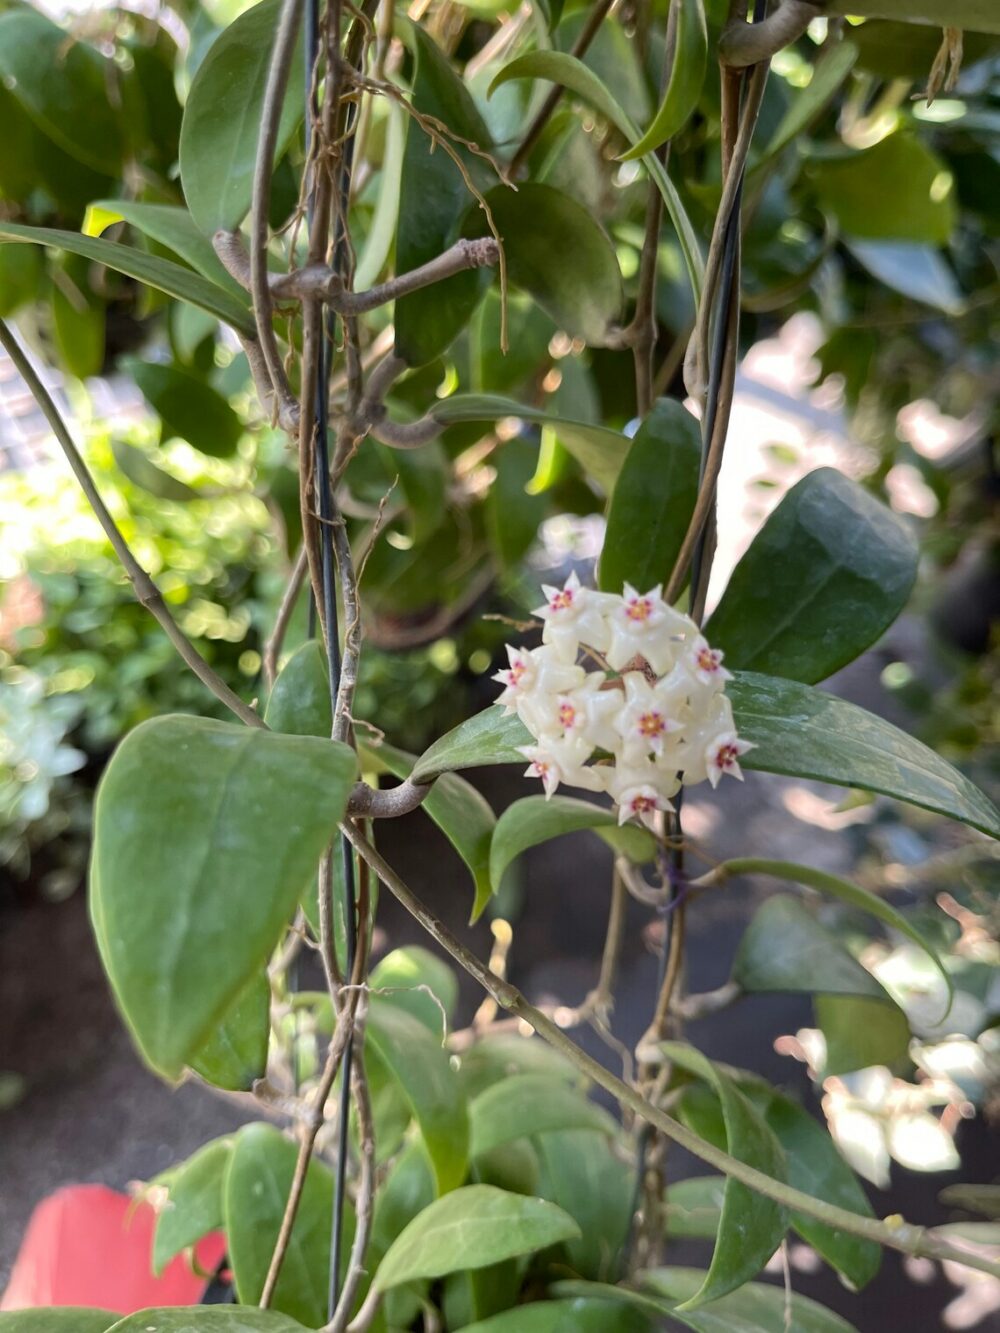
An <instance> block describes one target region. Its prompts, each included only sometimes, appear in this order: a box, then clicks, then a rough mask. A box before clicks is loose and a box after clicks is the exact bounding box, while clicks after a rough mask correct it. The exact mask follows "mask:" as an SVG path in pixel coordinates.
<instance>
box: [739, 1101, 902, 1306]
mask: <svg viewBox="0 0 1000 1333" xmlns="http://www.w3.org/2000/svg"><path fill="white" fill-rule="evenodd" d="M740 1087H741V1088H742V1090H743V1091H744V1092H745V1093H746V1095H747V1096H748V1097H749V1098H750V1100H751V1101H752V1102H753V1103H754V1105H755V1106H756V1107H757V1109H758V1110H759V1111H760V1113H761V1115H762V1116H763V1117H764V1120H765V1121H766V1122H767V1124H768V1125H769V1127H770V1128H771V1129H772V1130H773V1131H774V1134H775V1135H776V1137H777V1139H778V1142H779V1143H780V1144H781V1147H782V1149H783V1150H784V1153H785V1158H786V1161H787V1166H788V1170H787V1179H788V1183H789V1185H791V1186H792V1187H793V1188H794V1189H797V1190H802V1191H803V1192H804V1193H805V1194H808V1195H810V1196H811V1197H812V1198H814V1199H822V1200H823V1201H824V1202H825V1203H832V1204H836V1205H837V1206H838V1207H840V1208H846V1209H847V1210H848V1211H849V1212H852V1213H858V1214H859V1215H860V1216H862V1217H874V1215H875V1214H874V1212H873V1210H872V1206H871V1204H870V1203H869V1202H868V1196H867V1195H866V1194H865V1192H864V1190H863V1189H862V1188H861V1185H860V1184H859V1182H858V1178H857V1176H856V1175H855V1174H854V1172H853V1171H852V1170H851V1168H850V1167H849V1166H848V1165H847V1163H846V1162H845V1161H844V1159H843V1157H841V1155H840V1153H839V1152H838V1151H837V1147H836V1145H835V1143H834V1141H833V1139H832V1138H831V1137H830V1134H829V1132H828V1131H827V1129H826V1128H825V1126H824V1125H821V1124H820V1123H819V1121H818V1120H816V1119H814V1117H813V1116H811V1115H810V1114H809V1112H808V1111H807V1110H806V1109H805V1107H803V1106H800V1105H799V1103H798V1102H795V1101H793V1100H792V1099H791V1097H786V1096H785V1095H784V1094H783V1093H780V1092H778V1091H777V1090H776V1089H775V1088H772V1087H770V1086H769V1085H768V1084H767V1083H765V1082H764V1081H763V1080H762V1079H758V1078H756V1077H755V1076H753V1075H751V1076H749V1077H748V1078H747V1079H745V1080H744V1079H740ZM791 1223H792V1226H793V1227H794V1228H795V1230H796V1231H797V1232H798V1233H799V1235H800V1236H801V1237H802V1239H803V1240H804V1241H806V1243H807V1244H809V1245H811V1246H812V1247H813V1249H814V1250H816V1252H817V1253H818V1254H821V1255H822V1256H823V1258H824V1259H826V1261H827V1262H828V1263H830V1264H832V1265H833V1267H834V1268H836V1269H838V1271H839V1272H841V1273H843V1275H844V1277H845V1278H846V1279H847V1280H848V1282H850V1284H851V1286H852V1287H854V1288H856V1289H860V1288H861V1287H863V1286H865V1285H866V1284H867V1283H868V1282H870V1281H871V1279H872V1278H873V1277H874V1276H875V1274H876V1273H877V1272H878V1270H879V1265H880V1264H881V1262H882V1250H881V1248H880V1246H878V1245H876V1244H875V1242H874V1241H870V1240H862V1239H861V1238H860V1237H859V1236H853V1235H851V1234H850V1233H848V1232H846V1231H840V1230H838V1229H837V1228H836V1227H831V1226H827V1225H826V1223H824V1222H818V1221H817V1220H816V1219H815V1218H814V1217H810V1216H809V1215H808V1214H807V1213H798V1212H793V1213H792V1214H791Z"/></svg>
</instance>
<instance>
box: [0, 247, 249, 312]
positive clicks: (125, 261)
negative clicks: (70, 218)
mask: <svg viewBox="0 0 1000 1333" xmlns="http://www.w3.org/2000/svg"><path fill="white" fill-rule="evenodd" d="M3 241H32V242H34V244H36V245H49V246H53V247H54V248H56V249H59V250H68V251H69V252H70V253H71V254H75V255H83V256H84V258H85V259H92V260H93V261H94V262H95V263H97V264H106V265H107V267H108V268H110V269H114V271H115V272H116V273H124V274H125V275H126V277H129V278H135V279H136V281H137V282H144V283H145V284H146V285H147V286H148V287H154V288H156V290H157V291H160V292H166V294H167V295H168V296H173V297H176V298H177V300H178V301H190V302H191V304H192V305H196V306H198V308H199V309H200V310H207V311H208V313H209V314H210V315H215V317H216V318H217V319H221V320H222V321H223V323H225V324H228V325H230V326H231V327H232V328H234V329H235V330H236V331H237V332H238V333H247V334H251V333H253V332H254V331H255V326H254V322H253V316H252V315H251V314H250V310H249V307H248V306H247V304H246V303H245V302H242V303H241V302H239V301H237V300H235V299H234V298H233V297H232V296H230V294H229V293H228V292H225V291H223V290H222V289H221V288H219V287H217V286H216V285H215V283H213V282H209V281H208V279H207V278H203V277H202V276H201V274H200V273H192V272H191V270H190V269H187V268H184V267H183V266H182V265H181V264H175V263H173V262H172V261H171V260H169V259H160V258H159V257H158V256H157V255H150V254H147V253H146V251H145V250H136V249H135V247H134V246H131V245H119V244H118V242H117V241H105V240H104V239H103V238H101V237H98V236H81V235H79V234H78V233H77V232H75V231H59V230H58V229H56V228H54V227H23V226H21V225H20V224H19V223H16V222H0V242H3Z"/></svg>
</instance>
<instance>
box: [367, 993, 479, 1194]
mask: <svg viewBox="0 0 1000 1333" xmlns="http://www.w3.org/2000/svg"><path fill="white" fill-rule="evenodd" d="M365 1041H366V1042H370V1043H371V1045H372V1046H373V1047H374V1049H375V1051H376V1053H377V1055H378V1056H379V1058H380V1059H381V1060H382V1062H383V1063H384V1064H385V1065H386V1067H387V1068H388V1069H389V1071H390V1073H391V1074H392V1075H393V1077H394V1078H395V1080H396V1082H397V1083H398V1084H399V1086H400V1088H401V1089H402V1091H403V1093H404V1095H405V1097H406V1100H407V1101H408V1102H409V1104H410V1108H411V1110H412V1111H413V1116H414V1119H415V1120H416V1122H417V1125H418V1126H419V1129H420V1136H421V1138H422V1140H423V1143H424V1147H425V1148H426V1150H427V1156H428V1157H429V1158H430V1162H431V1166H432V1168H433V1170H434V1176H435V1179H436V1181H437V1189H438V1193H439V1194H446V1193H447V1192H448V1190H453V1189H454V1188H455V1187H456V1186H457V1185H460V1184H461V1183H462V1181H463V1180H464V1179H465V1173H466V1167H467V1165H468V1143H469V1117H468V1112H467V1110H466V1105H465V1097H464V1096H463V1094H462V1089H461V1086H460V1084H459V1081H458V1075H457V1074H456V1073H455V1071H454V1069H452V1067H451V1061H450V1059H449V1055H448V1051H447V1050H446V1048H445V1047H444V1046H443V1044H442V1037H441V1032H440V1028H439V1029H438V1030H437V1032H431V1031H430V1030H429V1029H428V1028H427V1027H425V1026H424V1024H423V1022H422V1021H421V1020H420V1019H419V1018H415V1017H414V1015H413V1014H411V1013H407V1011H406V1010H405V1009H403V1008H401V1007H400V1006H399V1005H395V1004H392V1003H390V1002H389V1001H387V1000H385V999H382V998H380V997H379V996H377V995H373V996H372V999H371V1005H370V1008H369V1011H368V1021H367V1023H366V1025H365Z"/></svg>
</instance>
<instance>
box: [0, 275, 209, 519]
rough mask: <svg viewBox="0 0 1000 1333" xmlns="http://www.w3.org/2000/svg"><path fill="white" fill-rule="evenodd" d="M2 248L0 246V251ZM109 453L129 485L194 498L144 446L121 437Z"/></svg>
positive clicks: (161, 496) (183, 500)
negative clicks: (142, 447)
mask: <svg viewBox="0 0 1000 1333" xmlns="http://www.w3.org/2000/svg"><path fill="white" fill-rule="evenodd" d="M2 254H3V251H2V250H0V255H2ZM111 453H112V456H113V457H114V460H115V462H116V463H117V464H118V467H119V469H120V470H121V472H122V475H123V476H125V477H127V478H128V480H129V481H130V482H131V483H132V484H133V486H138V487H139V489H140V490H143V491H147V492H148V493H149V494H150V495H155V496H156V498H157V499H158V500H171V501H173V502H174V503H175V504H187V503H188V502H189V501H191V500H197V499H198V492H197V491H196V490H194V489H193V487H191V486H189V485H188V484H187V482H184V481H181V480H180V479H179V478H178V477H172V476H171V475H170V473H169V472H165V471H164V470H163V468H160V467H157V466H156V464H155V463H154V462H153V460H152V459H151V458H150V457H149V455H148V454H147V453H146V451H145V450H144V449H140V448H139V447H138V445H134V444H126V443H125V442H124V441H123V440H112V441H111Z"/></svg>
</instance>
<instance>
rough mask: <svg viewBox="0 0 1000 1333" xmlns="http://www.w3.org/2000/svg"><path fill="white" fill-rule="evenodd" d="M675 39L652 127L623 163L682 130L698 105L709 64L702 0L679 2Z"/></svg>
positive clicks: (657, 146) (683, 0)
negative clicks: (662, 93)
mask: <svg viewBox="0 0 1000 1333" xmlns="http://www.w3.org/2000/svg"><path fill="white" fill-rule="evenodd" d="M678 4H679V8H678V11H677V36H676V45H675V47H674V57H673V64H672V65H671V67H670V80H669V82H668V84H667V90H666V92H665V93H664V96H663V101H662V102H661V103H660V107H659V110H658V111H657V113H656V115H655V116H654V117H653V123H652V124H651V125H650V127H649V129H648V130H647V131H646V133H645V134H644V135H643V136H642V138H641V139H640V140H639V142H638V143H637V144H633V145H632V147H631V148H630V149H629V150H628V152H627V153H625V154H623V160H624V161H626V162H630V161H631V160H632V159H633V158H636V157H642V156H643V155H644V154H645V153H651V152H653V150H654V149H656V148H659V147H660V145H661V144H664V143H666V142H667V141H668V140H669V139H672V138H673V137H674V135H675V134H677V133H678V132H679V131H680V130H682V129H683V128H684V126H685V124H686V123H687V121H688V118H689V117H690V116H691V114H692V112H693V111H694V109H695V107H696V106H697V105H698V98H699V97H700V96H701V86H702V84H703V83H704V82H705V69H706V66H707V64H708V28H707V26H706V23H705V7H704V4H703V3H702V0H678Z"/></svg>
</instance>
